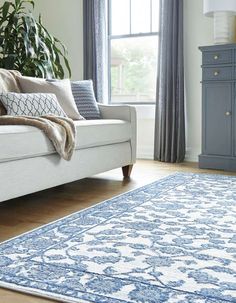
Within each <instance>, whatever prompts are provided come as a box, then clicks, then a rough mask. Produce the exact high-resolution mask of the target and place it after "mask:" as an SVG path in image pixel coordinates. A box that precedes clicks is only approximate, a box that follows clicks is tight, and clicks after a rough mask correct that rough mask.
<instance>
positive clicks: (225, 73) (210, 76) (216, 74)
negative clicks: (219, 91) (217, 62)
mask: <svg viewBox="0 0 236 303" xmlns="http://www.w3.org/2000/svg"><path fill="white" fill-rule="evenodd" d="M232 74H233V67H231V66H229V67H203V74H202V79H203V81H204V80H231V79H232Z"/></svg>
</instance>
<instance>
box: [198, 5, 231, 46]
mask: <svg viewBox="0 0 236 303" xmlns="http://www.w3.org/2000/svg"><path fill="white" fill-rule="evenodd" d="M203 13H204V15H206V16H207V17H214V41H215V44H222V43H232V42H234V36H235V15H236V0H204V2H203Z"/></svg>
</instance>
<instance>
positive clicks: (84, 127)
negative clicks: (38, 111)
mask: <svg viewBox="0 0 236 303" xmlns="http://www.w3.org/2000/svg"><path fill="white" fill-rule="evenodd" d="M74 122H75V125H76V129H77V137H76V149H84V148H89V147H96V146H102V145H108V144H114V143H121V142H126V141H128V140H130V138H131V124H130V123H129V122H126V121H123V120H116V119H101V120H79V121H74ZM53 153H55V149H54V147H53V146H52V144H51V142H50V141H49V139H48V138H47V137H46V136H45V135H44V133H43V132H42V131H41V130H39V129H37V128H36V127H32V126H24V125H16V126H15V125H9V126H8V125H7V126H5V125H1V126H0V162H6V161H11V160H18V159H22V158H32V157H39V156H43V155H48V154H53Z"/></svg>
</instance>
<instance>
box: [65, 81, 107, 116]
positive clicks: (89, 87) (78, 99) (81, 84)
mask: <svg viewBox="0 0 236 303" xmlns="http://www.w3.org/2000/svg"><path fill="white" fill-rule="evenodd" d="M71 89H72V94H73V96H74V99H75V104H76V106H77V108H78V111H79V112H80V114H81V115H82V116H83V117H84V118H85V119H87V120H91V119H101V114H100V111H99V108H98V105H97V101H96V98H95V95H94V90H93V82H92V80H83V81H72V82H71Z"/></svg>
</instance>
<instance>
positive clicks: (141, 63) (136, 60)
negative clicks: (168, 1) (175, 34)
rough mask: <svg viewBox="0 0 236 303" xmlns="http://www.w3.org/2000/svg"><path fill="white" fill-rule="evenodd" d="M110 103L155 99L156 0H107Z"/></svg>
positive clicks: (157, 5) (141, 101)
mask: <svg viewBox="0 0 236 303" xmlns="http://www.w3.org/2000/svg"><path fill="white" fill-rule="evenodd" d="M108 3H109V5H108V7H109V9H108V15H109V16H108V17H109V35H108V37H109V38H108V40H109V41H108V44H109V94H110V102H111V103H134V104H136V103H154V102H155V99H156V96H155V95H156V75H157V51H158V37H159V36H158V31H159V0H109V1H108Z"/></svg>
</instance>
